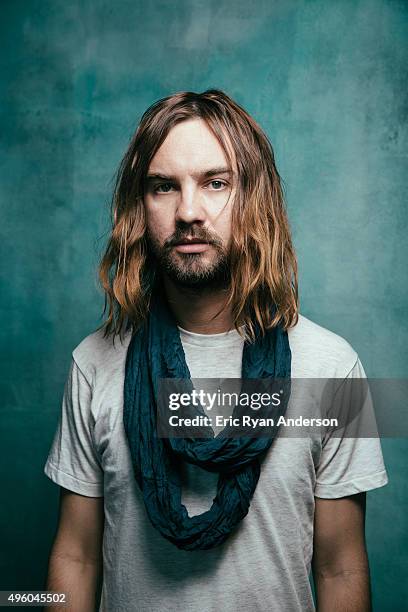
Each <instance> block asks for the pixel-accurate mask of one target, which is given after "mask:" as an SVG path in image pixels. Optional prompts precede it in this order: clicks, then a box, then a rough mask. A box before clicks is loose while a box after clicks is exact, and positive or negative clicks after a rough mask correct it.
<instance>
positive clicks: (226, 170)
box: [146, 166, 233, 181]
mask: <svg viewBox="0 0 408 612" xmlns="http://www.w3.org/2000/svg"><path fill="white" fill-rule="evenodd" d="M216 174H228V175H229V176H231V175H232V174H233V173H232V170H231V169H230V168H228V167H226V166H219V167H218V168H209V169H208V170H203V171H202V172H192V174H191V175H192V176H193V177H194V178H195V179H206V178H209V177H210V176H215V175H216ZM157 179H161V180H166V181H174V180H176V179H177V177H175V176H171V175H169V174H164V173H162V172H157V173H156V172H154V173H152V174H148V175H147V176H146V181H154V180H157Z"/></svg>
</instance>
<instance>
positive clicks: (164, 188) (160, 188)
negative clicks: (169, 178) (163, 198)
mask: <svg viewBox="0 0 408 612" xmlns="http://www.w3.org/2000/svg"><path fill="white" fill-rule="evenodd" d="M172 187H173V185H172V184H171V183H160V184H158V185H155V186H154V192H155V193H169V191H170V190H171V189H172Z"/></svg>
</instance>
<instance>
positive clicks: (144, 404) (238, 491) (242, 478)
mask: <svg viewBox="0 0 408 612" xmlns="http://www.w3.org/2000/svg"><path fill="white" fill-rule="evenodd" d="M256 333H257V338H256V342H255V343H252V344H250V343H247V342H245V344H244V349H243V356H242V378H243V379H245V378H272V379H273V378H285V379H289V381H288V383H289V385H290V375H291V352H290V348H289V341H288V336H287V333H286V332H284V331H283V330H282V329H281V327H277V328H274V329H272V330H270V331H267V332H266V334H265V335H264V336H261V334H259V331H258V328H256ZM221 374H222V373H221ZM161 378H186V379H189V378H191V376H190V372H189V369H188V366H187V364H186V360H185V356H184V350H183V346H182V344H181V341H180V334H179V330H178V328H177V325H176V322H175V320H174V318H173V316H172V314H171V312H170V310H169V308H168V306H167V303H166V300H165V299H164V298H163V297H162V296H161V295H160V294H159V293H158V292H156V293H155V294H154V296H153V297H152V305H151V308H150V313H149V316H148V318H147V320H146V323H145V324H144V325H143V326H142V327H141V328H139V329H138V330H137V332H136V333H134V334H133V336H132V339H131V341H130V344H129V347H128V351H127V356H126V366H125V383H124V408H123V423H124V427H125V432H126V435H127V438H128V443H129V449H130V454H131V457H132V463H133V468H134V472H135V477H136V480H137V483H138V485H139V487H140V490H141V492H142V495H143V499H144V504H145V507H146V510H147V514H148V516H149V519H150V521H151V523H152V525H153V526H154V527H155V528H156V529H157V530H158V531H159V532H160V533H161V534H162V536H163V537H165V538H166V539H167V540H169V541H170V542H172V543H173V544H175V545H176V546H177V547H178V548H181V549H185V550H198V549H201V550H204V549H208V548H213V547H215V546H218V545H219V544H222V542H224V540H226V539H227V537H228V536H229V534H230V533H231V532H232V530H233V529H234V528H235V527H236V526H237V525H238V523H239V522H240V521H241V520H242V519H243V518H244V517H245V516H246V514H247V513H248V510H249V505H250V502H251V498H252V496H253V494H254V491H255V488H256V485H257V483H258V479H259V475H260V470H261V468H260V460H261V459H262V457H263V456H264V454H265V453H266V451H267V450H268V449H269V447H270V446H271V444H272V442H273V438H271V437H259V438H248V437H246V438H244V437H240V438H231V437H225V436H224V437H223V436H222V433H223V432H221V434H220V435H219V436H217V437H214V432H213V430H212V429H211V428H209V430H210V431H211V432H212V435H211V437H207V438H206V439H203V438H167V439H165V438H159V437H158V436H157V430H156V420H157V414H156V409H157V404H156V398H157V385H158V381H159V379H161ZM285 398H286V400H285V406H284V407H283V411H282V412H283V413H284V411H285V410H286V405H287V400H288V396H287V394H286V393H285ZM224 431H225V430H224ZM180 460H184V461H187V462H189V463H193V464H195V465H198V466H200V467H202V468H204V469H205V470H207V471H210V472H218V473H219V478H218V486H217V493H216V496H215V498H214V500H213V504H212V506H211V508H210V509H209V510H208V511H206V512H204V513H202V514H200V515H198V516H192V517H190V516H189V515H188V512H187V509H186V507H185V506H184V505H183V504H182V503H181V484H180V474H179V471H178V469H177V467H178V465H177V464H178V463H179V461H180Z"/></svg>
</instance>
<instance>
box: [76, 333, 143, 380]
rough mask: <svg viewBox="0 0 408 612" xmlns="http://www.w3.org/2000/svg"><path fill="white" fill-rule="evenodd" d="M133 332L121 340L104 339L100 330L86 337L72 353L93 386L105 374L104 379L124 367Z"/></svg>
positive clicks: (115, 337)
mask: <svg viewBox="0 0 408 612" xmlns="http://www.w3.org/2000/svg"><path fill="white" fill-rule="evenodd" d="M130 338H131V331H127V332H126V333H125V334H124V336H123V338H122V339H121V338H120V336H119V335H116V336H113V335H110V336H108V337H104V330H103V329H102V328H99V329H97V330H95V331H93V332H92V333H90V334H88V335H87V336H85V337H84V338H83V339H82V340H81V342H80V343H79V344H78V345H77V346H76V347H75V348H74V350H73V351H72V358H73V360H74V362H75V363H76V365H77V366H78V368H79V369H80V370H81V371H82V373H83V374H84V376H85V377H86V378H87V379H88V381H89V383H90V384H91V385H94V384H95V381H96V379H97V378H98V377H99V376H100V375H101V374H103V375H104V377H106V376H109V374H110V373H112V374H113V373H114V372H115V371H116V370H117V369H118V368H119V369H120V368H122V367H124V362H125V359H126V353H127V348H128V345H129V342H130Z"/></svg>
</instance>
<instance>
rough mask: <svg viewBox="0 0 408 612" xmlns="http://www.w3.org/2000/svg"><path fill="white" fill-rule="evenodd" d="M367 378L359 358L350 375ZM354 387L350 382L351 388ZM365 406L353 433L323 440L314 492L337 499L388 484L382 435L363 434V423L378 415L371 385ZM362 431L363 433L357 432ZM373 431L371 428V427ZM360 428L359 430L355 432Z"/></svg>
mask: <svg viewBox="0 0 408 612" xmlns="http://www.w3.org/2000/svg"><path fill="white" fill-rule="evenodd" d="M349 377H350V378H366V375H365V372H364V368H363V366H362V364H361V362H360V359H358V358H357V360H356V363H355V365H354V367H353V368H352V370H351V371H350V373H349V375H348V378H349ZM350 388H352V387H351V386H350V385H349V389H350ZM366 389H367V393H366V395H365V398H364V401H363V402H362V408H361V410H360V411H359V413H358V415H357V417H356V419H357V423H354V424H353V429H354V432H355V433H354V436H353V437H346V436H345V435H343V436H340V435H339V434H337V436H338V437H335V436H328V437H327V438H326V439H325V440H324V441H323V447H322V451H321V456H320V461H319V464H318V467H317V469H316V485H315V492H314V494H315V496H316V497H322V498H326V499H336V498H338V497H345V496H347V495H354V494H356V493H361V492H363V491H369V490H371V489H376V488H378V487H382V486H384V485H386V484H387V482H388V476H387V472H386V469H385V465H384V460H383V454H382V450H381V443H380V438H379V437H378V436H372V437H364V433H365V432H366V431H367V428H366V426H365V425H364V423H367V422H370V423H372V422H374V423H375V415H374V409H373V405H372V399H371V394H370V392H369V389H368V387H366ZM359 431H360V435H358V432H359ZM370 431H371V432H372V428H370ZM356 432H357V433H356Z"/></svg>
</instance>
